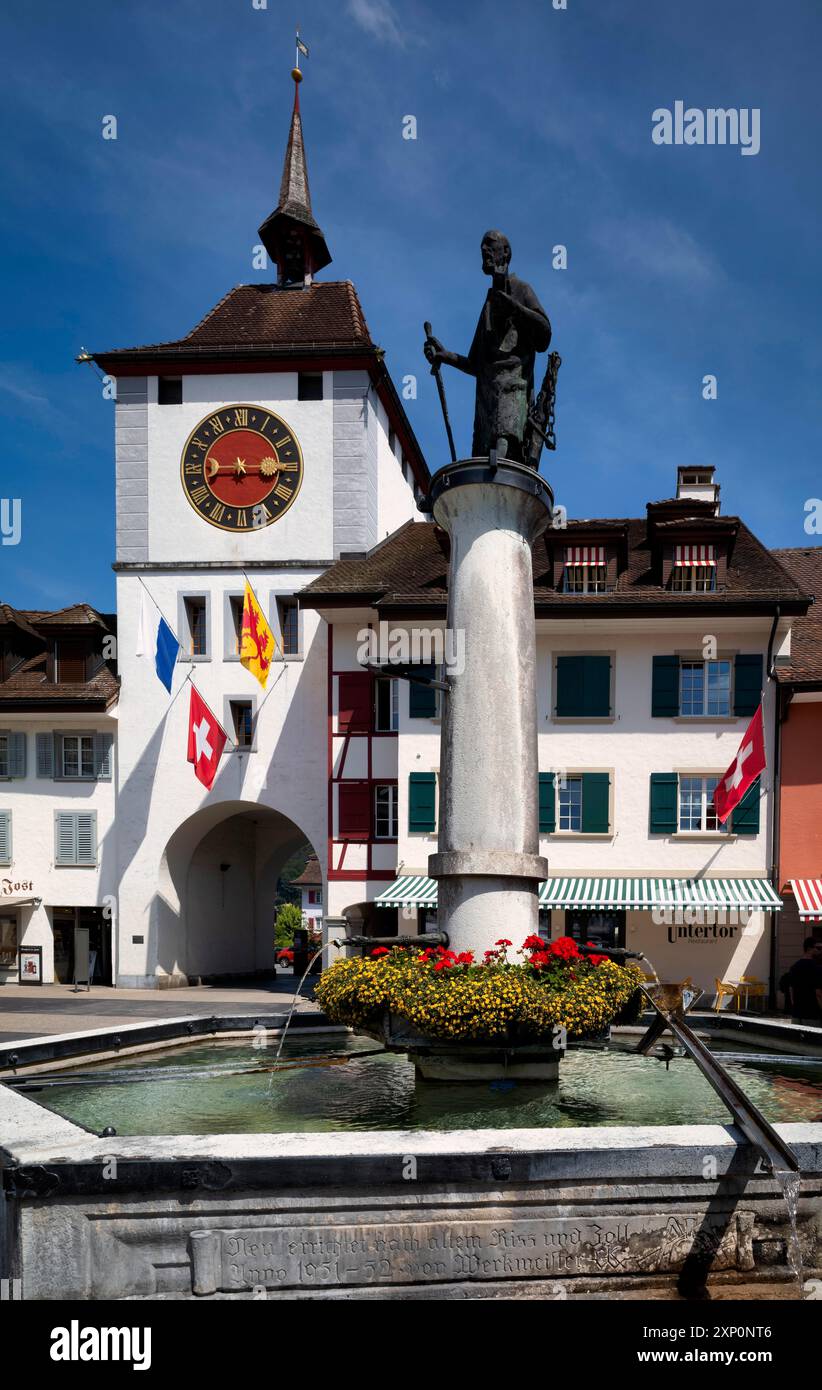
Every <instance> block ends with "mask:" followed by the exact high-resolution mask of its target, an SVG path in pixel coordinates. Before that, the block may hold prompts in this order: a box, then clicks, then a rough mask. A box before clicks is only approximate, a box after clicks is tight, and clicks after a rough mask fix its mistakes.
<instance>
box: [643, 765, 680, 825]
mask: <svg viewBox="0 0 822 1390" xmlns="http://www.w3.org/2000/svg"><path fill="white" fill-rule="evenodd" d="M678 800H679V778H678V777H677V775H676V773H675V772H652V773H651V823H650V829H651V834H652V835H675V834H676V830H677V819H678V809H679V808H678V804H677V803H678Z"/></svg>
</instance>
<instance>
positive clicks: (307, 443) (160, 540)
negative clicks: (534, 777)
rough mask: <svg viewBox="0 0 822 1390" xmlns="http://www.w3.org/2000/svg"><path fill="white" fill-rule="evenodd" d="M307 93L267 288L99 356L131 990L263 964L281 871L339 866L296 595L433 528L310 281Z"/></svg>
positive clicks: (317, 650) (266, 236)
mask: <svg viewBox="0 0 822 1390" xmlns="http://www.w3.org/2000/svg"><path fill="white" fill-rule="evenodd" d="M292 76H293V78H294V83H295V87H294V98H293V108H292V112H291V124H290V130H289V136H288V143H287V147H286V154H285V162H284V167H283V173H282V179H281V184H280V196H279V201H278V204H277V206H276V208H275V209H274V211H273V212H272V213H271V214H270V215H269V216H268V217H267V218H266V219H265V221H264V222H263V223H262V225H261V227H260V230H259V235H260V239H261V242H262V245H263V247H264V248H265V250H266V253H267V255H268V257H269V259H270V263H271V265H272V269H274V268H276V279H275V280H273V281H272V282H270V283H259V282H254V283H250V284H248V283H246V284H239V285H236V286H235V287H234V288H233V289H231V290H229V291H228V293H227V294H225V295H224V296H223V297H222V298H221V299H220V300H219V301H218V303H217V304H216V305H215V306H214V307H213V308H211V309H210V310H209V311H208V312H207V313H206V314H205V316H204V317H203V318H202V319H201V320H200V322H199V323H198V324H197V325H196V326H195V327H194V328H192V329H191V331H190V332H188V333H186V334H185V335H184V336H182V337H180V338H176V339H173V340H171V341H167V342H160V343H154V344H152V345H150V346H145V347H134V348H119V349H113V350H111V351H108V352H99V353H95V354H93V357H94V360H95V361H96V362H97V363H98V365H99V366H100V367H101V369H102V370H103V371H104V372H105V373H106V374H107V375H109V376H111V377H113V378H115V379H116V383H117V403H116V424H115V468H116V498H117V501H116V507H117V552H116V562H115V570H116V573H117V591H118V633H119V636H118V659H119V673H120V676H121V680H122V693H121V699H120V707H119V730H120V732H119V737H118V770H117V782H118V810H117V816H118V835H117V856H118V869H119V878H120V897H119V903H118V913H119V921H120V924H121V925H120V928H119V931H118V934H117V935H118V960H117V970H116V976H117V979H118V980H119V982H120V983H121V984H133V985H155V984H156V985H159V986H161V987H162V986H168V985H173V984H177V983H184V982H185V981H186V980H188V979H196V978H207V977H210V976H215V975H243V974H253V973H254V972H256V971H264V970H265V969H267V968H269V967H270V964H271V959H272V954H271V920H272V911H273V900H274V897H275V894H276V881H277V876H278V874H279V871H280V869H281V867H282V864H283V863H284V859H285V858H286V857H287V856H288V854H290V853H292V852H293V851H294V849H296V848H298V847H299V846H300V845H302V844H304V843H305V842H306V841H308V842H309V843H310V844H311V846H312V847H313V850H314V852H315V853H316V855H317V857H318V860H319V863H320V866H321V868H322V869H323V870H324V869H325V866H326V861H327V850H326V845H327V830H328V827H327V819H328V768H327V721H328V698H329V697H328V690H329V684H330V683H329V679H328V659H327V650H326V629H325V625H324V623H323V622H322V620H321V619H320V618H319V616H318V615H317V614H316V613H315V612H314V611H313V610H305V611H303V610H302V608H301V606H300V599H299V594H300V591H301V590H302V589H303V588H304V587H305V585H306V584H308V583H310V582H311V581H312V580H314V579H316V578H318V577H319V576H320V575H321V574H322V573H323V572H324V570H325V569H326V568H327V567H328V566H330V565H331V564H332V563H334V561H335V560H337V559H339V558H340V557H341V556H345V555H346V554H350V553H352V552H353V553H358V554H359V553H362V552H363V551H367V550H369V549H371V548H372V547H373V546H375V545H376V544H377V543H378V542H379V541H381V540H383V539H384V538H385V537H386V536H387V535H389V534H390V533H392V532H394V531H396V530H397V528H398V527H400V526H401V525H403V524H404V523H406V522H408V521H413V520H419V519H421V514H420V512H419V508H418V503H419V501H420V500H421V498H422V495H423V493H424V492H425V490H426V487H427V481H428V470H427V467H426V464H425V461H424V459H423V456H422V453H421V450H420V448H419V445H418V443H417V440H416V438H415V436H414V432H413V430H412V428H411V425H410V423H409V420H408V418H407V416H406V413H405V410H404V408H403V405H402V402H401V399H400V396H399V394H398V392H397V390H396V388H395V386H394V383H393V381H392V379H391V376H390V374H389V372H388V369H387V367H386V364H385V359H384V354H383V351H382V349H381V348H379V347H378V346H377V345H376V343H375V342H374V341H373V339H372V337H371V333H370V331H369V327H368V324H367V322H366V318H365V314H364V312H363V309H362V306H361V304H360V301H359V298H358V296H357V292H356V290H355V288H354V285H353V284H352V283H351V281H349V280H323V279H317V275H318V272H321V271H323V270H324V269H325V267H327V266H328V265H329V263H330V261H331V255H330V253H329V250H328V246H327V244H326V241H325V237H324V235H323V233H322V231H321V229H320V227H319V225H318V224H317V222H316V220H315V218H314V214H313V211H312V206H311V196H310V192H309V184H308V171H307V162H306V152H305V144H304V137H303V127H302V116H301V113H300V102H299V94H300V86H299V84H300V81H301V79H302V74H301V73H300V72H299V71H298V70H297V69H295V70H294V73H293V74H292ZM246 580H247V581H248V582H249V583H250V584H251V585H252V587H253V589H254V592H255V595H256V597H257V600H258V602H259V604H260V606H261V608H262V610H263V612H264V613H265V615H266V617H267V619H268V621H269V623H270V625H271V627H272V629H273V630H274V633H275V635H276V638H277V644H278V645H277V652H276V655H275V660H274V662H273V664H272V671H271V675H270V677H269V680H268V682H267V687H266V689H265V691H263V690H262V689H261V688H260V686H259V685H258V684H257V683H256V682H255V680H254V678H253V677H252V676H251V675H250V674H249V673H248V672H247V671H246V670H245V668H244V667H242V666H241V665H240V662H239V629H240V624H241V618H242V596H243V591H244V587H245V583H246ZM146 604H148V605H150V607H151V611H152V612H154V613H157V612H159V613H162V615H163V617H164V618H165V620H166V622H167V623H168V625H169V626H170V627H171V628H172V630H173V632H174V633H175V635H176V636H177V638H178V640H179V642H180V645H181V649H182V650H181V657H180V661H179V662H178V666H177V670H176V671H175V674H174V679H173V682H172V692H171V696H170V698H169V696H168V694H167V692H166V690H165V688H164V686H163V685H162V684H161V683H160V682H159V681H158V680H157V677H156V675H155V672H154V669H153V664H152V662H151V661H150V660H147V659H146V657H145V656H138V655H136V652H137V650H138V647H139V643H138V641H137V634H138V632H139V630H140V628H141V614H142V610H143V609H144V606H145V605H146ZM189 680H190V681H192V682H193V683H194V685H195V687H196V689H197V690H198V692H199V694H200V695H201V697H202V698H203V699H204V700H205V701H206V702H207V704H208V705H209V707H210V709H211V710H212V711H213V713H214V714H215V715H216V717H217V719H218V720H219V721H220V722H221V723H222V725H223V727H224V728H225V729H226V731H227V733H228V735H229V738H228V742H227V745H226V751H225V753H224V754H223V757H222V760H221V767H220V769H219V771H218V773H217V776H216V778H215V781H214V785H213V787H212V789H211V791H210V792H204V789H203V787H202V786H201V784H200V783H199V782H198V781H197V780H196V779H195V778H194V777H193V776H192V773H191V767H190V765H189V764H188V763H187V761H186V729H187V724H186V721H187V717H188V698H189V696H188V692H187V691H183V689H182V687H183V685H184V684H186V683H187V681H189ZM178 697H179V698H178ZM226 865H228V866H229V867H227V868H226V867H223V866H226Z"/></svg>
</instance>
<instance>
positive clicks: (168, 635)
mask: <svg viewBox="0 0 822 1390" xmlns="http://www.w3.org/2000/svg"><path fill="white" fill-rule="evenodd" d="M179 654H180V643H179V642H178V641H177V638H176V637H175V636H174V633H173V632H172V631H171V628H170V627H169V625H168V623H167V622H166V620H165V618H164V617H163V615H162V613H161V612H160V610H159V608H157V607H156V605H154V604H152V603H151V602H150V601H149V595H148V594H147V593H146V591H145V589H144V590H143V592H142V594H141V595H140V622H139V625H138V627H137V655H138V656H153V658H154V669H155V671H156V672H157V675H158V676H159V678H160V680H161V681H162V682H163V685H164V686H165V688H166V690H167V691H168V693H169V695H170V694H171V682H172V680H173V678H174V667H175V666H176V664H177V657H178V656H179Z"/></svg>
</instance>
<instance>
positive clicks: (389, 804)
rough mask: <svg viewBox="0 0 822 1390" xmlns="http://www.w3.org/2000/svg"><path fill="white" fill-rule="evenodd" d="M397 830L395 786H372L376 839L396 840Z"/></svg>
mask: <svg viewBox="0 0 822 1390" xmlns="http://www.w3.org/2000/svg"><path fill="white" fill-rule="evenodd" d="M398 830H399V825H398V819H397V788H396V787H395V786H387V787H375V788H374V836H375V839H377V840H396V838H397V834H398Z"/></svg>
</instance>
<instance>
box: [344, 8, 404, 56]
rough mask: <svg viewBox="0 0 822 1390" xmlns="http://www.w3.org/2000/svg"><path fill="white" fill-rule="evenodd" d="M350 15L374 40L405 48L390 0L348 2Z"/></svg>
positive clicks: (401, 32)
mask: <svg viewBox="0 0 822 1390" xmlns="http://www.w3.org/2000/svg"><path fill="white" fill-rule="evenodd" d="M348 13H349V14H350V15H351V18H352V19H353V20H355V22H356V23H357V24H359V26H360V28H361V29H364V30H365V32H366V33H367V34H370V35H371V37H372V38H375V39H379V40H380V41H381V42H383V43H390V44H394V45H395V46H396V47H397V48H403V47H404V46H405V43H406V35H405V34H404V32H403V30H402V28H401V26H400V22H399V19H398V18H397V15H396V12H395V10H394V7H393V5H392V4H391V3H390V0H348Z"/></svg>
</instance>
